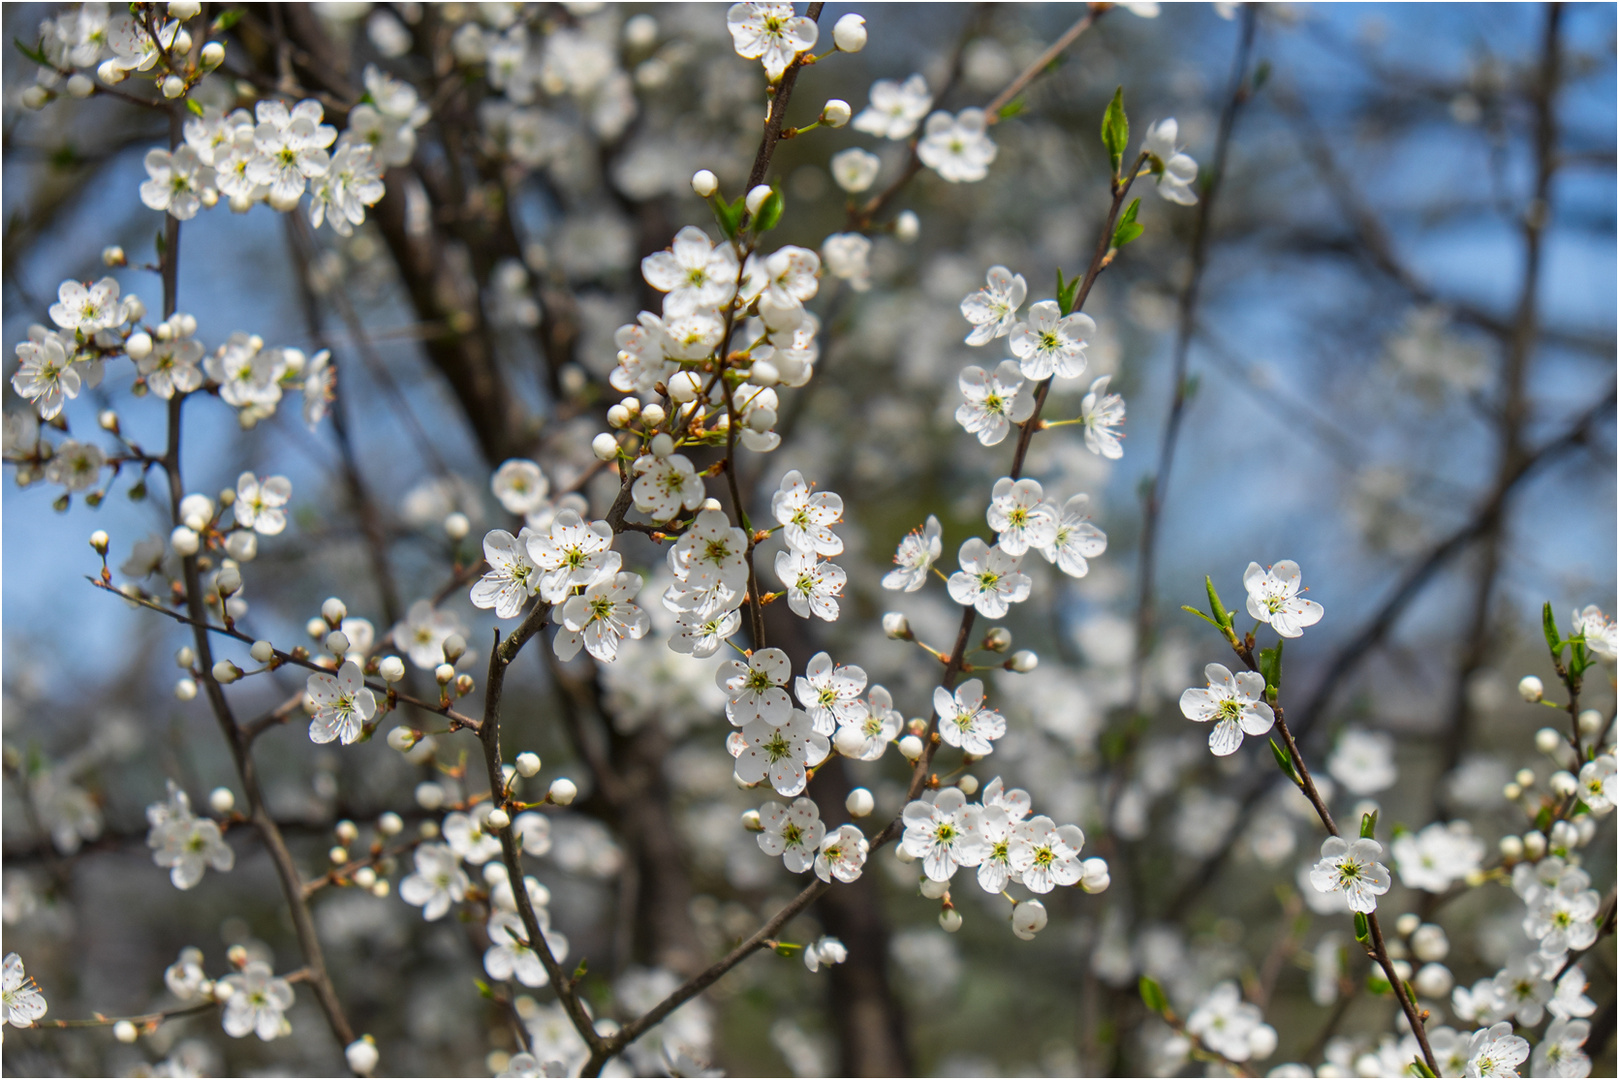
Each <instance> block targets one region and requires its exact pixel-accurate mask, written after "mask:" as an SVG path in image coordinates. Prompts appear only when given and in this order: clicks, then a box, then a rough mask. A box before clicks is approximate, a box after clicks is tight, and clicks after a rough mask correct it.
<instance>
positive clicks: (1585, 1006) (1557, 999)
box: [1546, 964, 1597, 1020]
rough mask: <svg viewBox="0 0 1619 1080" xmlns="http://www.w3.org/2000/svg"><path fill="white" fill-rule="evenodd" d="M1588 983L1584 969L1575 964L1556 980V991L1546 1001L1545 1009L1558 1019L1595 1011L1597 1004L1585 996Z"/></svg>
mask: <svg viewBox="0 0 1619 1080" xmlns="http://www.w3.org/2000/svg"><path fill="white" fill-rule="evenodd" d="M1589 985H1590V983H1589V982H1588V980H1587V979H1586V977H1585V971H1584V969H1583V968H1581V967H1580V966H1579V965H1578V964H1575V965H1574V966H1573V967H1571V968H1569V969H1568V971H1567V972H1565V973H1564V975H1563V977H1562V978H1561V979H1558V980H1557V991H1556V993H1554V994H1552V999H1551V1000H1550V1001H1548V1002H1546V1011H1547V1012H1549V1013H1551V1014H1552V1015H1553V1016H1555V1017H1557V1018H1558V1019H1560V1020H1567V1019H1570V1018H1572V1017H1577V1016H1590V1015H1591V1014H1592V1013H1594V1012H1596V1011H1597V1006H1596V1002H1594V1001H1592V1000H1591V999H1590V998H1588V997H1586V996H1585V988H1586V987H1587V986H1589Z"/></svg>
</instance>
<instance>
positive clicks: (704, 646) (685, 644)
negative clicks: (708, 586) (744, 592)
mask: <svg viewBox="0 0 1619 1080" xmlns="http://www.w3.org/2000/svg"><path fill="white" fill-rule="evenodd" d="M740 629H742V616H741V614H740V613H738V612H735V611H724V612H721V613H719V614H718V615H715V616H712V617H705V616H702V615H698V614H696V613H695V612H690V611H683V612H681V613H680V614H679V615H677V616H676V617H675V627H674V632H673V633H671V634H670V635H669V648H671V649H673V650H674V651H675V652H677V653H689V654H691V655H692V656H694V657H696V658H697V659H699V660H701V659H703V658H704V657H709V656H713V655H714V654H715V653H717V652H719V651H720V646H721V645H723V644H725V642H726V640H727V639H728V638H731V637H733V636H734V635H735V634H736V632H737V631H738V630H740Z"/></svg>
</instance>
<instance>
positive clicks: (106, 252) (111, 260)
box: [101, 244, 129, 266]
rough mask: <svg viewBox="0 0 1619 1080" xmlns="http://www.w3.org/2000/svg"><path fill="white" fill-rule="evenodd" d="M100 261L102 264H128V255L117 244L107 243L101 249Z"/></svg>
mask: <svg viewBox="0 0 1619 1080" xmlns="http://www.w3.org/2000/svg"><path fill="white" fill-rule="evenodd" d="M101 262H102V265H104V266H128V265H129V257H128V256H126V255H125V254H124V249H123V248H121V247H119V246H118V245H117V244H108V245H107V246H106V247H104V248H102V249H101Z"/></svg>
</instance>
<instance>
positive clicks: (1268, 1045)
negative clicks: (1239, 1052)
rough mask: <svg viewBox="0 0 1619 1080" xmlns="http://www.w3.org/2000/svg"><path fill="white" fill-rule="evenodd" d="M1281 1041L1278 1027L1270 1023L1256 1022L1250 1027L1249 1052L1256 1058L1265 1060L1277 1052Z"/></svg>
mask: <svg viewBox="0 0 1619 1080" xmlns="http://www.w3.org/2000/svg"><path fill="white" fill-rule="evenodd" d="M1279 1041H1280V1037H1279V1036H1278V1035H1277V1034H1276V1029H1275V1028H1273V1027H1271V1026H1270V1025H1269V1024H1256V1025H1254V1026H1253V1027H1251V1028H1249V1029H1248V1053H1249V1054H1250V1055H1252V1056H1253V1057H1254V1058H1255V1059H1256V1060H1259V1061H1263V1060H1265V1059H1266V1058H1268V1057H1270V1056H1271V1055H1272V1054H1274V1053H1276V1044H1277V1043H1278V1042H1279Z"/></svg>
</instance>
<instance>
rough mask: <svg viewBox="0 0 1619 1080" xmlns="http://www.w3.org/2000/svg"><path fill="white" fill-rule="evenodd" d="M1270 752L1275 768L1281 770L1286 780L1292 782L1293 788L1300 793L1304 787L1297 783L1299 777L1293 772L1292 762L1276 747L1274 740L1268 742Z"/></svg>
mask: <svg viewBox="0 0 1619 1080" xmlns="http://www.w3.org/2000/svg"><path fill="white" fill-rule="evenodd" d="M1270 752H1271V755H1272V756H1273V757H1275V758H1276V767H1277V768H1278V769H1281V770H1282V772H1283V773H1284V774H1286V776H1287V778H1288V779H1289V780H1291V781H1293V784H1294V786H1295V787H1297V788H1299V790H1301V791H1302V790H1303V789H1304V785H1303V784H1301V783H1299V775H1298V773H1296V772H1294V771H1293V762H1292V761H1291V760H1290V759H1289V758H1288V756H1287V751H1286V750H1283V749H1282V748H1281V747H1280V746H1277V745H1276V740H1275V739H1272V740H1270Z"/></svg>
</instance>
